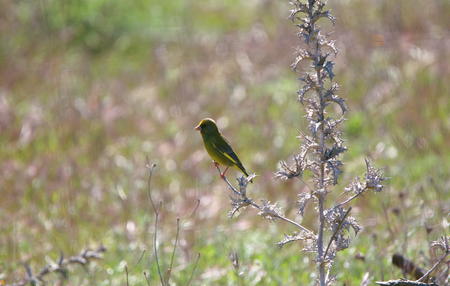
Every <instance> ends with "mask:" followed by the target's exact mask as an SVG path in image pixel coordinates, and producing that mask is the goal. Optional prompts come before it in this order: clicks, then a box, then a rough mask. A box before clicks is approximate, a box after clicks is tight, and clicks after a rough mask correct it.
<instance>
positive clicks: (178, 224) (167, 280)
mask: <svg viewBox="0 0 450 286" xmlns="http://www.w3.org/2000/svg"><path fill="white" fill-rule="evenodd" d="M179 235H180V218H177V234H176V235H175V242H174V244H173V250H172V256H171V257H170V264H169V268H167V277H166V282H167V284H169V280H170V275H171V274H172V269H173V261H174V258H175V251H176V250H177V246H178V237H179Z"/></svg>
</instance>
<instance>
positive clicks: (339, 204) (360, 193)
mask: <svg viewBox="0 0 450 286" xmlns="http://www.w3.org/2000/svg"><path fill="white" fill-rule="evenodd" d="M366 190H367V187H365V188H364V189H362V190H361V191H360V192H358V193H357V194H355V195H353V196H351V197H350V198H348V199H346V200H345V201H343V202H341V203H338V204H337V205H335V206H334V207H333V209H337V208H339V207H342V206H343V205H345V204H347V203H349V202H351V201H353V200H354V199H356V198H357V197H359V196H360V195H362V194H363V193H364V192H365V191H366Z"/></svg>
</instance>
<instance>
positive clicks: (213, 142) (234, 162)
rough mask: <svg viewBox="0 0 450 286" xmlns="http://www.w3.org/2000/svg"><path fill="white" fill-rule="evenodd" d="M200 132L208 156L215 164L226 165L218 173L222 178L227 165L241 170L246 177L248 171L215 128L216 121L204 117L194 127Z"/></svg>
mask: <svg viewBox="0 0 450 286" xmlns="http://www.w3.org/2000/svg"><path fill="white" fill-rule="evenodd" d="M195 129H196V130H199V131H200V133H201V134H202V138H203V143H204V144H205V149H206V151H207V152H208V154H209V156H210V157H211V158H212V159H213V160H214V163H215V164H216V165H217V164H218V163H219V164H222V165H224V166H226V169H225V171H223V173H221V174H220V176H221V177H222V178H223V177H224V176H225V173H226V171H227V170H228V168H229V167H236V168H238V169H239V170H241V171H242V173H244V174H245V175H246V176H247V177H248V173H247V171H246V170H245V168H244V166H243V165H242V163H241V161H240V160H239V158H238V156H237V155H236V153H235V152H234V151H233V149H232V148H231V146H230V144H229V143H228V141H227V140H226V139H225V137H223V136H222V134H221V133H220V131H219V129H218V128H217V125H216V122H214V120H212V119H211V118H205V119H203V120H202V121H200V123H199V124H198V125H197V126H196V127H195Z"/></svg>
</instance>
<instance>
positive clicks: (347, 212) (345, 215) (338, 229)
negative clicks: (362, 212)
mask: <svg viewBox="0 0 450 286" xmlns="http://www.w3.org/2000/svg"><path fill="white" fill-rule="evenodd" d="M351 210H352V208H351V207H350V208H349V209H348V210H347V211H346V212H345V214H344V217H343V218H342V219H341V221H340V222H339V224H338V226H337V228H336V230H335V231H334V232H333V235H332V236H331V238H330V241H329V242H328V245H327V248H326V249H325V253H324V255H323V257H324V259H325V258H326V257H327V254H328V250H329V249H330V246H331V243H332V242H333V240H334V239H335V236H336V234H337V233H338V232H339V231H340V230H341V228H342V225H343V224H344V221H345V219H346V218H347V216H348V214H349V213H350V211H351Z"/></svg>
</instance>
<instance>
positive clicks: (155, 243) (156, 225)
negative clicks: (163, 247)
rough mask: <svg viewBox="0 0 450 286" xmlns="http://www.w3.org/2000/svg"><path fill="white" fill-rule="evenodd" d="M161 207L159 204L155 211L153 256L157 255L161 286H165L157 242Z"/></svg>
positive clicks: (160, 203)
mask: <svg viewBox="0 0 450 286" xmlns="http://www.w3.org/2000/svg"><path fill="white" fill-rule="evenodd" d="M161 206H162V202H159V206H158V208H157V209H155V231H154V235H153V254H154V255H155V260H156V267H157V268H158V276H159V280H160V281H161V285H162V286H165V283H164V277H163V275H162V273H161V266H160V263H159V257H158V246H157V242H158V218H159V210H160V209H161Z"/></svg>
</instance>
